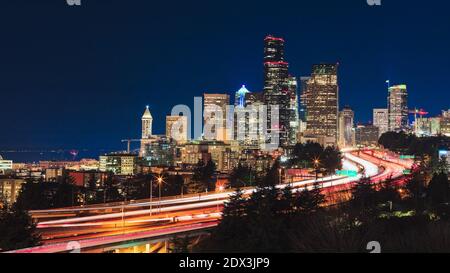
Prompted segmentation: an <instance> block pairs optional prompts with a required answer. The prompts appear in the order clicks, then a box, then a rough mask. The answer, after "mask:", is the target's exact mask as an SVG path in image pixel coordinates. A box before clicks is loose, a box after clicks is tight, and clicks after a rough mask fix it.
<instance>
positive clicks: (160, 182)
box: [157, 176, 164, 213]
mask: <svg viewBox="0 0 450 273" xmlns="http://www.w3.org/2000/svg"><path fill="white" fill-rule="evenodd" d="M157 181H158V186H159V198H158V199H159V200H158V207H159V212H160V213H161V184H162V183H163V182H164V180H163V178H162V176H159V177H158V179H157Z"/></svg>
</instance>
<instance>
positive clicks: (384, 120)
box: [373, 108, 389, 136]
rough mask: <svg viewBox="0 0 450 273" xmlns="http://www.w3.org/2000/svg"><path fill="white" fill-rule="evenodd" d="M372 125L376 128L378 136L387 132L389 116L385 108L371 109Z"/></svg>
mask: <svg viewBox="0 0 450 273" xmlns="http://www.w3.org/2000/svg"><path fill="white" fill-rule="evenodd" d="M373 125H374V126H376V127H378V129H379V133H380V136H381V135H382V134H384V133H386V132H387V131H389V114H388V109H386V108H375V109H373Z"/></svg>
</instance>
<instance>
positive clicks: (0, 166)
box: [0, 156, 13, 174]
mask: <svg viewBox="0 0 450 273" xmlns="http://www.w3.org/2000/svg"><path fill="white" fill-rule="evenodd" d="M12 170H13V162H12V160H5V159H3V158H2V156H0V174H6V173H7V172H9V171H12Z"/></svg>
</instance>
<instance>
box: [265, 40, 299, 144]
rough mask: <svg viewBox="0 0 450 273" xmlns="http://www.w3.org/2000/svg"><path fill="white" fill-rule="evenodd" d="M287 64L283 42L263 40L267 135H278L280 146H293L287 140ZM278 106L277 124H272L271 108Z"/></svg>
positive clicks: (288, 95)
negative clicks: (267, 108)
mask: <svg viewBox="0 0 450 273" xmlns="http://www.w3.org/2000/svg"><path fill="white" fill-rule="evenodd" d="M288 68H289V64H288V63H287V62H286V61H285V59H284V40H283V39H282V38H277V37H273V36H270V35H269V36H267V37H266V38H265V39H264V102H265V104H266V105H267V106H268V107H269V111H268V115H267V121H268V127H267V128H268V131H269V133H271V132H274V133H278V134H279V141H280V146H282V147H285V146H289V145H291V144H294V143H293V142H294V141H292V140H290V139H289V132H290V117H291V115H292V114H291V112H292V110H291V109H290V104H291V94H290V92H291V90H290V88H289V73H288ZM272 105H276V106H278V109H279V112H278V124H272V122H271V121H272V119H273V118H274V115H275V112H273V111H272V110H271V106H272Z"/></svg>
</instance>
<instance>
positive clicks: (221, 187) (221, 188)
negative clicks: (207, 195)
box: [217, 185, 224, 211]
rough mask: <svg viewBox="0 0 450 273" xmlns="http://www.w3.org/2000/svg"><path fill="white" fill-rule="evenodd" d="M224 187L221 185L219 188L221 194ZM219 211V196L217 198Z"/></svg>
mask: <svg viewBox="0 0 450 273" xmlns="http://www.w3.org/2000/svg"><path fill="white" fill-rule="evenodd" d="M223 190H224V187H223V186H222V185H221V186H220V187H219V193H221V192H223ZM217 211H219V196H217Z"/></svg>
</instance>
